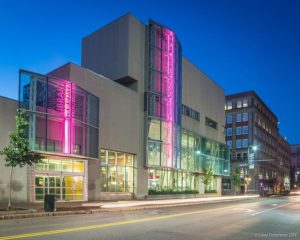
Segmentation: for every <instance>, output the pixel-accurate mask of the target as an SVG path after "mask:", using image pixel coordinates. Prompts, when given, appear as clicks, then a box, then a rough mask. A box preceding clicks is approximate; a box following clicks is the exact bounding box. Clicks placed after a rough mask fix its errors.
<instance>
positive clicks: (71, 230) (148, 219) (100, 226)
mask: <svg viewBox="0 0 300 240" xmlns="http://www.w3.org/2000/svg"><path fill="white" fill-rule="evenodd" d="M250 204H255V203H249V204H243V205H240V206H247V205H250ZM236 207H237V206H233V207H224V208H214V209H209V210H202V211H194V212H186V213H177V214H172V215H168V216H160V217H151V218H142V219H136V220H129V221H122V222H114V223H104V224H99V225H91V226H86V227H77V228H66V229H60V230H53V231H45V232H36V233H26V234H19V235H11V236H3V237H0V240H9V239H20V238H29V237H38V236H46V235H53V234H60V233H69V232H77V231H85V230H91V229H100V228H106V227H113V226H120V225H126V224H133V223H140V222H147V221H155V220H161V219H168V218H175V217H181V216H187V215H193V214H199V213H206V212H213V211H219V210H226V209H232V208H236Z"/></svg>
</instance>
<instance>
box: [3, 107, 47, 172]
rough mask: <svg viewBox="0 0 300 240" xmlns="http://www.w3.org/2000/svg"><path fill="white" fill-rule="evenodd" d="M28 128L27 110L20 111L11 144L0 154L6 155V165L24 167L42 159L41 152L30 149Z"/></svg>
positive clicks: (10, 135) (11, 135) (11, 134)
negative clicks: (37, 152)
mask: <svg viewBox="0 0 300 240" xmlns="http://www.w3.org/2000/svg"><path fill="white" fill-rule="evenodd" d="M27 129H28V121H27V120H26V112H25V111H18V114H17V116H16V130H15V131H13V132H11V133H10V134H9V138H10V141H9V144H8V145H7V146H6V147H4V149H3V150H2V151H0V155H3V156H4V160H5V166H7V167H12V168H14V167H17V166H19V167H24V166H25V165H30V166H31V165H32V164H34V163H38V162H40V161H41V159H42V157H41V156H40V154H36V153H33V152H31V151H30V149H29V142H28V137H27V134H26V131H27Z"/></svg>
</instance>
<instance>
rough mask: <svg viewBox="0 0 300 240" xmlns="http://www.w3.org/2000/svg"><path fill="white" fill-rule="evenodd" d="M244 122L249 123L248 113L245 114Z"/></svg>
mask: <svg viewBox="0 0 300 240" xmlns="http://www.w3.org/2000/svg"><path fill="white" fill-rule="evenodd" d="M243 121H244V122H247V121H248V113H247V112H246V113H243Z"/></svg>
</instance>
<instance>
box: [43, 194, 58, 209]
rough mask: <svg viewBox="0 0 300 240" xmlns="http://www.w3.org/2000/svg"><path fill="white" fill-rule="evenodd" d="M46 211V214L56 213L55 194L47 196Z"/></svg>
mask: <svg viewBox="0 0 300 240" xmlns="http://www.w3.org/2000/svg"><path fill="white" fill-rule="evenodd" d="M44 210H45V211H46V212H55V211H56V196H55V194H46V195H45V199H44Z"/></svg>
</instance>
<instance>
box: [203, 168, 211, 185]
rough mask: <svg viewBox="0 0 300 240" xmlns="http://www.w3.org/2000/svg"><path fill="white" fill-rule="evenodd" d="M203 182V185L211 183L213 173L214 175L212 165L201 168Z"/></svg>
mask: <svg viewBox="0 0 300 240" xmlns="http://www.w3.org/2000/svg"><path fill="white" fill-rule="evenodd" d="M203 175H204V176H203V178H202V181H203V184H204V185H205V186H208V185H209V184H211V182H212V180H213V175H214V171H213V168H212V167H207V168H204V169H203Z"/></svg>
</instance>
